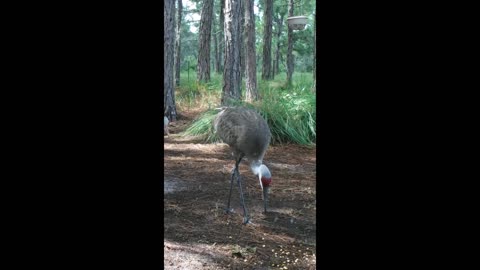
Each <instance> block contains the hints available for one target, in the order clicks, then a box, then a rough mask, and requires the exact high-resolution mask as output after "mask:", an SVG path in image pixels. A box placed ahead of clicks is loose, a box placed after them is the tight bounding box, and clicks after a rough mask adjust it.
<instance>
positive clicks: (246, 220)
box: [243, 217, 252, 225]
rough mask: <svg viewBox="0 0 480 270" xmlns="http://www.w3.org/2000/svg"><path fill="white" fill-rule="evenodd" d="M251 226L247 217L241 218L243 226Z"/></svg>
mask: <svg viewBox="0 0 480 270" xmlns="http://www.w3.org/2000/svg"><path fill="white" fill-rule="evenodd" d="M247 224H252V222H251V221H250V219H249V218H248V217H243V225H247Z"/></svg>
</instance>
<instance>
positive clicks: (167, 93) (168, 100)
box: [163, 0, 177, 122]
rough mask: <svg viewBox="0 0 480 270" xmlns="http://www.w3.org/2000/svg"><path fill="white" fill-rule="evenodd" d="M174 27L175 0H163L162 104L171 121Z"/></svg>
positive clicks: (173, 113) (174, 115)
mask: <svg viewBox="0 0 480 270" xmlns="http://www.w3.org/2000/svg"><path fill="white" fill-rule="evenodd" d="M174 27H175V0H165V1H164V4H163V34H164V36H163V43H164V51H163V56H164V62H163V72H164V78H163V105H164V108H165V116H166V117H167V118H168V119H169V120H170V121H172V122H173V121H176V120H177V109H176V107H175V89H174V87H173V51H174V36H175V31H174Z"/></svg>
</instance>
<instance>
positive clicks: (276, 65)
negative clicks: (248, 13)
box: [272, 13, 285, 79]
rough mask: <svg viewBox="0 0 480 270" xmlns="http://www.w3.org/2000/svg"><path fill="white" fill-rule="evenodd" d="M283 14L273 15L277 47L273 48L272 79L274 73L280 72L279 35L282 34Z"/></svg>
mask: <svg viewBox="0 0 480 270" xmlns="http://www.w3.org/2000/svg"><path fill="white" fill-rule="evenodd" d="M284 16H285V14H284V13H282V14H280V17H275V18H276V19H275V21H276V23H277V29H278V31H277V48H276V50H275V61H274V64H273V75H274V76H272V79H273V78H274V77H275V75H278V73H280V69H279V68H280V37H281V35H282V28H283V17H284Z"/></svg>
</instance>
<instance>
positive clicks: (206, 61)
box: [197, 0, 213, 81]
mask: <svg viewBox="0 0 480 270" xmlns="http://www.w3.org/2000/svg"><path fill="white" fill-rule="evenodd" d="M212 15H213V0H204V1H203V8H202V15H201V18H200V28H199V38H198V41H199V43H198V62H197V80H198V81H210V44H211V34H212Z"/></svg>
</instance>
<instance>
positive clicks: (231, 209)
mask: <svg viewBox="0 0 480 270" xmlns="http://www.w3.org/2000/svg"><path fill="white" fill-rule="evenodd" d="M234 212H235V211H234V210H233V208H225V214H226V215H228V214H231V213H234Z"/></svg>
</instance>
